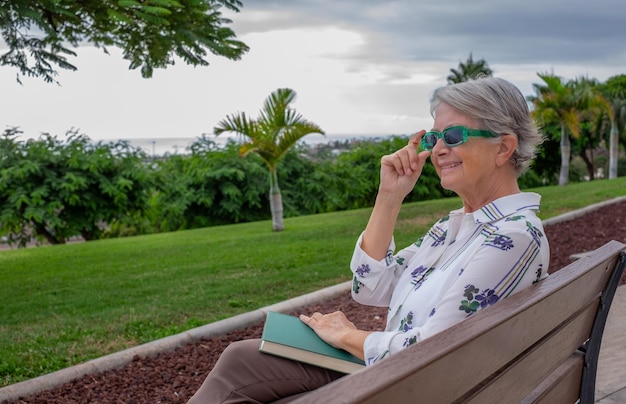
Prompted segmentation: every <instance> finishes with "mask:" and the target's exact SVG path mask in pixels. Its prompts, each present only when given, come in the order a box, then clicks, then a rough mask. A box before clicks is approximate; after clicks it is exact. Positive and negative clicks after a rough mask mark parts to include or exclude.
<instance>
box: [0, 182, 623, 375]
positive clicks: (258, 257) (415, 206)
mask: <svg viewBox="0 0 626 404" xmlns="http://www.w3.org/2000/svg"><path fill="white" fill-rule="evenodd" d="M535 191H536V192H539V193H541V194H542V195H543V201H542V212H541V214H540V216H541V217H542V219H547V218H549V217H553V216H556V215H558V214H561V213H564V212H567V211H570V210H574V209H578V208H580V207H584V206H587V205H590V204H592V203H596V202H600V201H604V200H607V199H611V198H614V197H617V196H623V195H626V177H624V178H619V179H616V180H611V181H607V180H604V181H593V182H589V183H576V184H570V185H568V186H567V187H558V186H554V187H544V188H540V189H537V190H535ZM458 207H460V200H459V199H458V198H449V199H442V200H436V201H426V202H419V203H411V204H407V205H405V206H404V207H403V210H402V212H401V216H400V218H399V222H398V226H397V229H396V230H397V231H396V240H397V244H398V246H404V245H407V244H408V243H410V242H412V241H414V240H415V239H416V238H418V237H419V236H421V234H422V233H424V232H425V231H426V230H427V229H428V228H429V227H430V225H431V224H432V223H433V222H434V221H435V220H436V219H438V218H439V217H441V216H443V215H444V214H446V213H447V212H448V211H450V210H451V209H455V208H458ZM369 213H370V209H359V210H352V211H345V212H334V213H328V214H319V215H312V216H302V217H296V218H288V219H286V220H285V228H286V230H285V231H283V232H279V233H274V232H272V231H271V223H270V222H267V221H265V222H255V223H244V224H236V225H228V226H219V227H211V228H205V229H198V230H189V231H180V232H175V233H165V234H157V235H150V236H139V237H132V238H125V239H110V240H101V241H93V242H88V243H75V244H67V245H59V246H47V247H39V248H29V249H21V250H6V251H0V279H2V281H1V282H0V296H1V297H2V303H1V304H0V386H6V385H9V384H13V383H16V382H19V381H21V380H25V379H28V378H32V377H36V376H39V375H41V374H45V373H49V372H52V371H55V370H58V369H61V368H64V367H67V366H71V365H74V364H77V363H81V362H84V361H86V360H89V359H92V358H95V357H99V356H102V355H105V354H108V353H112V352H116V351H119V350H122V349H125V348H128V347H131V346H135V345H138V344H141V343H145V342H148V341H152V340H155V339H158V338H161V337H165V336H168V335H172V334H175V333H179V332H182V331H184V330H186V329H189V328H193V327H197V326H200V325H204V324H206V323H210V322H214V321H217V320H220V319H224V318H227V317H231V316H234V315H236V314H240V313H243V312H246V311H250V310H252V309H256V308H259V307H263V306H266V305H269V304H272V303H276V302H278V301H282V300H285V299H289V298H292V297H295V296H299V295H302V294H304V293H308V292H312V291H314V290H317V289H320V288H323V287H326V286H330V285H334V284H337V283H340V282H343V281H346V280H348V279H350V272H349V270H348V263H349V260H350V256H351V254H352V249H353V247H354V242H355V240H356V237H357V236H358V234H359V233H360V232H361V230H362V229H363V228H364V226H365V224H366V223H367V219H368V217H369Z"/></svg>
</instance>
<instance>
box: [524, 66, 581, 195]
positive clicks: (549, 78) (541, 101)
mask: <svg viewBox="0 0 626 404" xmlns="http://www.w3.org/2000/svg"><path fill="white" fill-rule="evenodd" d="M537 75H538V76H539V77H540V78H541V79H542V80H543V82H544V84H533V89H534V90H535V94H536V95H535V96H528V100H529V101H531V102H532V103H533V105H534V109H533V111H532V115H533V117H534V118H535V119H536V120H537V121H538V122H540V123H544V124H545V123H547V122H556V123H558V124H559V125H560V127H561V143H560V147H561V171H560V172H559V185H566V184H567V182H568V178H569V161H570V156H571V149H572V146H571V143H570V139H569V135H568V133H567V130H569V131H570V132H571V133H572V136H574V137H575V138H577V137H578V136H579V135H580V130H579V126H578V123H579V114H578V105H577V102H576V100H575V96H574V93H573V91H572V87H571V86H569V85H566V84H565V83H563V80H562V79H561V78H560V77H557V76H554V75H550V74H541V73H537Z"/></svg>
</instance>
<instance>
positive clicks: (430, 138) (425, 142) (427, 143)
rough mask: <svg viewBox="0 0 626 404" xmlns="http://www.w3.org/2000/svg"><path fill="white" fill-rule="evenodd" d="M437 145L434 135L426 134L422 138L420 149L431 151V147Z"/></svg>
mask: <svg viewBox="0 0 626 404" xmlns="http://www.w3.org/2000/svg"><path fill="white" fill-rule="evenodd" d="M436 144H437V135H435V134H434V133H427V134H425V135H424V137H423V138H422V147H424V149H425V150H432V149H433V147H435V145H436Z"/></svg>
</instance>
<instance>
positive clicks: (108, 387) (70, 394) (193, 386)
mask: <svg viewBox="0 0 626 404" xmlns="http://www.w3.org/2000/svg"><path fill="white" fill-rule="evenodd" d="M624 224H626V201H625V202H619V203H616V204H612V205H610V206H609V207H605V208H601V209H597V210H595V211H593V212H590V213H587V214H585V215H584V216H581V217H578V218H575V219H572V220H569V221H567V222H561V223H558V224H556V225H551V226H547V227H546V228H545V231H546V235H547V237H548V240H549V241H550V249H551V260H550V268H551V271H554V270H556V269H558V268H562V267H564V266H565V265H567V264H569V263H570V262H571V258H570V255H572V254H575V253H580V252H584V251H590V250H593V249H596V248H598V247H600V246H601V245H603V244H604V243H606V242H608V241H610V240H618V241H621V242H623V243H626V232H625V231H624ZM624 283H626V274H625V275H624V276H623V277H622V280H621V284H624ZM335 310H342V311H344V312H345V313H346V315H347V316H348V318H349V319H351V320H352V321H353V322H354V323H355V324H356V326H357V327H358V328H362V329H382V328H383V327H384V313H385V311H386V309H384V308H372V307H367V306H361V305H358V304H356V303H354V302H353V301H352V300H351V298H350V296H349V294H346V295H344V296H339V297H337V298H335V299H331V300H329V301H327V302H323V303H322V304H316V305H312V306H308V307H305V308H304V309H302V310H300V311H299V312H298V313H300V312H302V313H312V312H314V311H319V312H330V311H335ZM298 313H294V314H298ZM261 330H262V324H258V325H256V326H253V327H249V328H247V329H243V330H237V331H233V332H230V333H228V334H227V335H224V336H223V337H216V338H209V339H202V340H200V341H198V342H196V343H192V344H188V345H186V346H184V347H181V348H178V349H176V350H173V351H170V352H164V353H161V354H159V355H157V356H155V357H152V358H138V357H137V358H135V360H134V361H133V362H131V363H129V364H127V365H125V366H123V367H121V368H119V369H115V370H110V371H107V372H104V373H101V374H95V375H87V376H84V377H81V378H79V379H76V380H74V381H71V382H68V383H65V384H63V385H61V386H59V387H57V388H54V389H52V390H48V391H44V392H41V393H38V394H36V395H33V396H30V397H22V398H20V400H18V401H17V402H18V403H38V404H40V403H55V404H57V403H101V404H105V403H134V404H140V403H149V404H156V403H185V402H186V401H187V400H188V399H189V397H191V396H192V395H193V393H194V392H195V391H196V390H197V389H198V387H199V386H200V384H202V381H203V380H204V378H205V376H206V374H207V373H208V372H209V370H210V369H211V368H212V367H213V365H214V364H215V361H216V360H217V358H218V357H219V355H220V353H221V352H222V351H223V349H224V348H225V347H226V346H227V345H228V344H229V343H230V342H232V341H236V340H240V339H246V338H253V337H260V335H261Z"/></svg>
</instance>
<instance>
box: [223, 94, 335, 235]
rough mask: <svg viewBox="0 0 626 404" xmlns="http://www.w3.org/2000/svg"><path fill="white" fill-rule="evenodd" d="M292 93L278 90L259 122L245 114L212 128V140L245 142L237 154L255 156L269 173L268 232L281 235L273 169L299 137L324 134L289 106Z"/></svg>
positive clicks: (279, 203)
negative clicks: (227, 135) (231, 136)
mask: <svg viewBox="0 0 626 404" xmlns="http://www.w3.org/2000/svg"><path fill="white" fill-rule="evenodd" d="M295 98H296V92H295V91H294V90H292V89H290V88H279V89H278V90H276V91H274V92H273V93H272V94H270V96H269V97H268V98H267V99H266V100H265V102H264V103H263V108H262V109H261V110H260V112H259V114H260V116H259V118H258V119H256V120H254V119H250V118H248V117H247V116H246V114H245V113H243V112H242V113H237V114H232V115H229V116H227V117H226V118H225V119H223V120H222V121H220V122H219V123H218V125H217V126H216V127H215V128H214V130H213V132H214V134H215V135H216V136H219V135H220V134H222V133H224V132H234V133H237V134H239V135H241V136H242V137H243V138H244V139H247V141H244V143H243V144H242V145H241V147H240V148H239V154H240V155H241V156H246V155H248V154H249V153H255V154H257V155H258V156H260V157H261V159H262V160H263V162H265V165H266V166H267V169H268V170H269V173H270V209H271V212H272V228H273V229H274V231H281V230H283V229H284V228H285V227H284V225H283V201H282V196H281V194H280V188H279V187H278V175H277V171H276V168H277V165H278V162H279V161H280V159H281V157H282V156H283V155H284V154H285V153H286V152H287V151H288V150H289V149H290V148H291V147H292V146H293V145H295V144H296V142H297V141H298V140H300V139H301V138H302V137H304V136H306V135H309V134H311V133H320V134H322V135H324V134H325V133H324V132H323V131H322V130H321V129H320V127H319V126H317V125H316V124H314V123H312V122H309V121H307V120H305V119H304V118H303V117H302V115H300V114H299V113H297V112H296V111H295V110H294V109H293V108H291V106H290V104H291V103H292V102H293V101H294V100H295Z"/></svg>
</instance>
